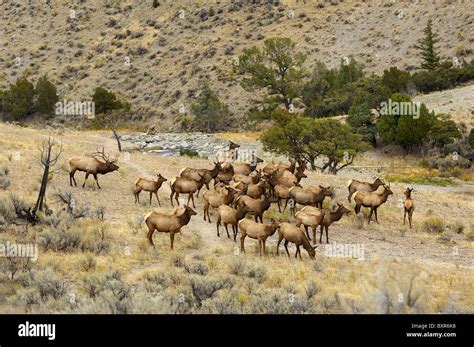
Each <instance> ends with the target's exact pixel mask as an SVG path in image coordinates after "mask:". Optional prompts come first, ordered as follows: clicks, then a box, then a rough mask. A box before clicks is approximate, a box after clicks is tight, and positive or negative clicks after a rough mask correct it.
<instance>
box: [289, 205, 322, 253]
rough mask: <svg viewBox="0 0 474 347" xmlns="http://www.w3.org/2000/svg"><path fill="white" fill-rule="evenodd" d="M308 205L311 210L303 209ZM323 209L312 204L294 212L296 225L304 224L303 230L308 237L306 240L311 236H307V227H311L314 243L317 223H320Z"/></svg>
mask: <svg viewBox="0 0 474 347" xmlns="http://www.w3.org/2000/svg"><path fill="white" fill-rule="evenodd" d="M308 207H310V208H311V210H305V211H304V209H306V208H308ZM325 213H326V212H325V211H324V210H319V209H317V208H315V207H313V206H305V207H303V209H302V210H301V211H299V212H298V213H296V215H295V219H296V226H297V227H300V226H301V225H303V226H304V230H305V232H306V236H307V237H308V240H310V241H311V237H309V231H308V229H309V228H310V227H311V229H312V230H313V240H314V241H313V243H314V244H316V231H317V228H318V225H320V224H321V222H322V220H323V218H324V215H325Z"/></svg>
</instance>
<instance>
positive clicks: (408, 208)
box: [376, 187, 415, 229]
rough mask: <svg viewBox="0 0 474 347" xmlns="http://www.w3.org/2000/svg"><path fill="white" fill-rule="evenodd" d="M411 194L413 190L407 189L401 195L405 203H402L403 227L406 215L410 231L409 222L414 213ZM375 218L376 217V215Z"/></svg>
mask: <svg viewBox="0 0 474 347" xmlns="http://www.w3.org/2000/svg"><path fill="white" fill-rule="evenodd" d="M412 192H413V188H408V187H407V190H405V192H404V193H403V194H404V195H405V201H404V202H403V209H404V213H403V225H405V222H406V217H407V214H408V223H409V224H410V229H411V220H412V216H413V211H415V204H414V203H413V199H412V198H411V193H412ZM376 216H377V215H376Z"/></svg>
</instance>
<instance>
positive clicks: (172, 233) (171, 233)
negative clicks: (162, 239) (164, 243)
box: [170, 230, 179, 249]
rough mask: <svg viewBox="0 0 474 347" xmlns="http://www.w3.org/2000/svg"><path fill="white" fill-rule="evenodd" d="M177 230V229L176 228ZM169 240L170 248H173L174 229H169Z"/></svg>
mask: <svg viewBox="0 0 474 347" xmlns="http://www.w3.org/2000/svg"><path fill="white" fill-rule="evenodd" d="M178 232H179V230H178ZM170 242H171V249H173V244H174V231H170Z"/></svg>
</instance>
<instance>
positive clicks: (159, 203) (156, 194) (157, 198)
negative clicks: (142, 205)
mask: <svg viewBox="0 0 474 347" xmlns="http://www.w3.org/2000/svg"><path fill="white" fill-rule="evenodd" d="M155 196H156V200H158V205H159V206H160V207H161V202H160V198H159V197H158V192H155Z"/></svg>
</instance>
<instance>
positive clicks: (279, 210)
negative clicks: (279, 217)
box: [277, 198, 281, 213]
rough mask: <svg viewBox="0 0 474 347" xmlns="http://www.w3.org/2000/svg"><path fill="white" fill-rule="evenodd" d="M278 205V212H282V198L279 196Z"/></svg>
mask: <svg viewBox="0 0 474 347" xmlns="http://www.w3.org/2000/svg"><path fill="white" fill-rule="evenodd" d="M277 205H278V212H280V213H281V206H280V198H278V201H277Z"/></svg>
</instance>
